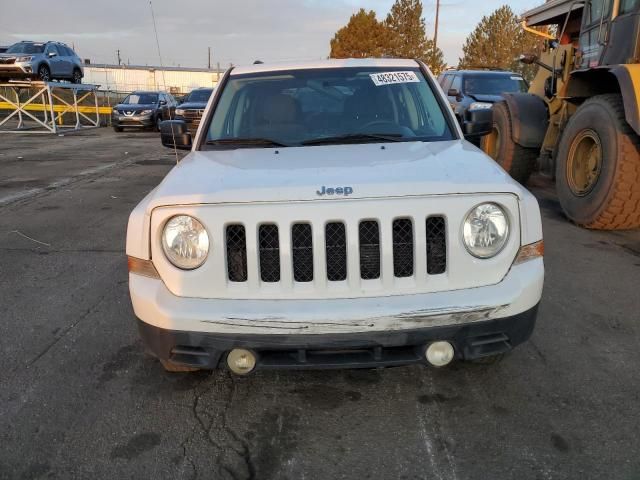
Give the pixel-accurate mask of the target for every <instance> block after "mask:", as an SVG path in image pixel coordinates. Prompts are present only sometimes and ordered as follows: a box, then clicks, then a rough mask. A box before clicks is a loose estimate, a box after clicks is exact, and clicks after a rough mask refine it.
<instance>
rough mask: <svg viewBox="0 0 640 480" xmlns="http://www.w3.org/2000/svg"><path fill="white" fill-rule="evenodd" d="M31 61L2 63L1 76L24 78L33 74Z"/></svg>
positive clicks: (0, 67) (0, 65) (0, 66)
mask: <svg viewBox="0 0 640 480" xmlns="http://www.w3.org/2000/svg"><path fill="white" fill-rule="evenodd" d="M33 72H34V70H33V68H32V64H31V63H9V64H0V78H22V77H28V76H30V75H33Z"/></svg>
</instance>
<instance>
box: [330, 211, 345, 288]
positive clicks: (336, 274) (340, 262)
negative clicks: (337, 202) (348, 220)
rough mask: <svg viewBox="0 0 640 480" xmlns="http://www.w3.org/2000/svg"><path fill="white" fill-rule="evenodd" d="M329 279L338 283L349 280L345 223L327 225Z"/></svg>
mask: <svg viewBox="0 0 640 480" xmlns="http://www.w3.org/2000/svg"><path fill="white" fill-rule="evenodd" d="M325 250H326V258H327V279H328V280H329V281H332V282H337V281H341V280H346V279H347V233H346V230H345V226H344V223H339V222H332V223H327V225H326V227H325Z"/></svg>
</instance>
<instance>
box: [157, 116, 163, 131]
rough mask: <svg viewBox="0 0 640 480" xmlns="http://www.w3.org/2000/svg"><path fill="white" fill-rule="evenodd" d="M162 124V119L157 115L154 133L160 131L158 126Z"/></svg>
mask: <svg viewBox="0 0 640 480" xmlns="http://www.w3.org/2000/svg"><path fill="white" fill-rule="evenodd" d="M161 123H162V117H161V116H160V115H158V116H157V117H156V131H158V132H159V131H160V124H161Z"/></svg>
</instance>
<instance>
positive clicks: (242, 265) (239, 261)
mask: <svg viewBox="0 0 640 480" xmlns="http://www.w3.org/2000/svg"><path fill="white" fill-rule="evenodd" d="M227 274H228V275H229V280H231V281H232V282H246V281H247V236H246V233H245V231H244V227H243V226H242V225H229V226H227Z"/></svg>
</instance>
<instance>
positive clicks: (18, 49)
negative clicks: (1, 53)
mask: <svg viewBox="0 0 640 480" xmlns="http://www.w3.org/2000/svg"><path fill="white" fill-rule="evenodd" d="M42 52H44V45H43V44H42V43H16V44H15V45H11V46H10V47H9V48H7V53H31V54H34V53H42Z"/></svg>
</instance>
